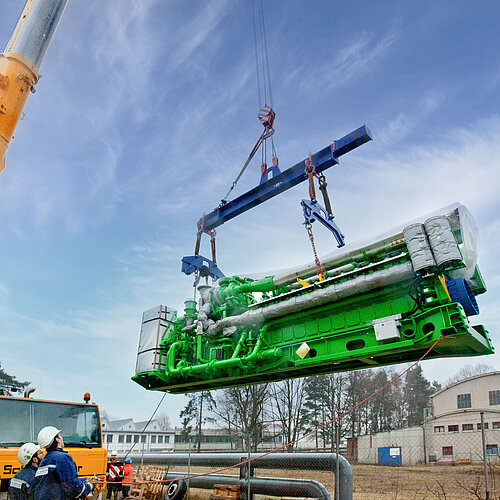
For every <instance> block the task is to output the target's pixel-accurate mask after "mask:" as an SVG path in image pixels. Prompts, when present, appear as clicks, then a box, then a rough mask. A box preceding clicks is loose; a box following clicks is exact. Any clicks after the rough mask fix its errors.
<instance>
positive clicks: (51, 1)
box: [0, 0, 68, 172]
mask: <svg viewBox="0 0 500 500" xmlns="http://www.w3.org/2000/svg"><path fill="white" fill-rule="evenodd" d="M67 2H68V0H27V1H26V4H25V6H24V9H23V11H22V13H21V16H20V18H19V21H18V22H17V25H16V27H15V29H14V32H13V33H12V36H11V37H10V40H9V42H8V44H7V48H6V49H5V52H4V53H3V54H0V172H1V171H2V170H3V168H4V166H5V154H6V153H7V149H8V148H9V144H10V141H11V139H12V138H13V134H14V130H15V128H16V126H17V122H18V121H19V118H20V116H21V114H22V112H23V109H24V105H25V104H26V100H27V99H28V95H29V93H30V91H31V92H33V93H34V85H35V84H36V83H37V82H38V80H39V78H40V75H39V73H38V70H39V68H40V64H41V62H42V59H43V57H44V55H45V52H46V51H47V48H48V46H49V44H50V41H51V39H52V36H53V34H54V31H55V29H56V26H57V24H58V22H59V19H60V17H61V15H62V13H63V11H64V8H65V7H66V4H67Z"/></svg>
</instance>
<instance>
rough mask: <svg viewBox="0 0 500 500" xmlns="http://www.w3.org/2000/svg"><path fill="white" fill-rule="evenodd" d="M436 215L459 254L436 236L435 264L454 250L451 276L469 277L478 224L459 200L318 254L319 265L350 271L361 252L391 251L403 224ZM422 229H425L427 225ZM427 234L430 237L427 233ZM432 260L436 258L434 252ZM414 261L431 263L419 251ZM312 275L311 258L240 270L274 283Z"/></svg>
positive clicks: (473, 264) (337, 271) (332, 271)
mask: <svg viewBox="0 0 500 500" xmlns="http://www.w3.org/2000/svg"><path fill="white" fill-rule="evenodd" d="M435 216H441V217H444V218H445V219H447V220H448V222H449V227H445V229H446V231H449V229H450V227H451V232H452V236H453V237H454V240H455V246H456V245H457V244H458V249H459V253H460V254H461V255H460V256H458V253H457V251H458V250H457V249H456V248H455V250H453V249H449V251H448V253H447V252H446V250H444V248H443V249H442V248H441V247H440V245H439V242H437V240H435V241H436V243H435V245H436V249H437V252H438V255H439V256H440V260H439V262H437V264H439V263H441V262H448V261H447V260H446V259H447V258H451V255H452V253H449V252H453V255H454V256H456V257H458V259H459V260H462V259H463V263H464V264H465V267H464V268H462V269H456V270H454V271H451V272H450V274H451V276H452V277H453V278H459V277H464V278H466V279H470V278H471V277H472V276H473V274H474V272H475V268H476V263H477V227H476V223H475V222H474V218H473V217H472V215H471V213H470V212H469V210H468V209H467V207H465V206H464V205H461V204H459V203H454V204H453V205H449V206H447V207H444V208H442V209H440V210H436V211H434V212H431V213H429V214H427V215H425V216H422V217H419V218H418V219H414V220H412V221H408V222H407V223H406V224H405V226H400V228H399V229H398V228H395V229H392V230H390V231H387V232H385V233H383V234H382V235H379V236H378V237H376V238H372V239H370V240H368V241H364V242H362V243H360V242H358V243H352V244H348V245H346V247H345V250H344V251H343V252H338V251H335V252H334V253H330V254H328V255H326V256H323V257H321V259H320V260H321V265H322V267H323V269H324V270H325V271H327V272H328V274H329V275H333V276H337V275H338V274H341V273H346V272H349V271H352V270H353V269H354V266H353V265H352V262H355V261H356V260H360V259H362V258H363V257H364V255H370V254H372V253H375V252H379V251H380V250H384V249H387V250H388V251H390V250H391V248H392V247H393V246H394V244H395V243H396V242H398V241H399V240H401V239H402V238H403V231H402V227H406V229H408V227H411V225H413V224H418V225H420V226H421V225H422V223H423V221H425V220H427V221H429V220H430V219H432V218H433V217H435ZM441 227H442V226H441ZM425 229H426V231H427V228H425ZM430 229H431V231H432V230H433V229H434V225H432V227H430ZM427 237H428V238H429V235H428V234H427ZM446 241H447V242H448V243H449V244H450V248H451V247H452V242H451V240H450V239H449V233H448V238H447V239H446ZM429 243H430V242H429ZM429 246H430V248H431V249H432V250H434V247H433V246H432V244H430V245H429ZM422 259H423V260H422ZM428 259H429V260H428ZM434 260H435V261H436V257H435V255H434ZM417 261H418V263H420V264H421V265H423V262H426V261H428V262H429V263H430V258H429V255H428V254H426V255H425V256H424V255H420V256H419V257H418V259H417ZM417 267H419V265H417ZM315 275H316V264H315V263H314V262H309V263H307V264H302V265H298V266H297V265H295V266H293V267H289V268H286V269H280V270H276V271H267V272H263V273H256V274H254V273H249V274H242V276H247V277H250V278H254V279H259V278H263V277H265V276H273V281H274V284H275V285H276V286H278V285H282V284H284V283H291V282H293V281H295V280H296V279H297V278H302V279H307V278H309V277H311V276H315Z"/></svg>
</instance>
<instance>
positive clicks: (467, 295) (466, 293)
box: [446, 278, 479, 316]
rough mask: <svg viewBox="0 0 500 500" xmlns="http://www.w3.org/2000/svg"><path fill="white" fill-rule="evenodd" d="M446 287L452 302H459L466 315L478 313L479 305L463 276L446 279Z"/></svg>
mask: <svg viewBox="0 0 500 500" xmlns="http://www.w3.org/2000/svg"><path fill="white" fill-rule="evenodd" d="M446 288H448V293H449V294H450V298H451V300H452V302H458V303H459V304H461V305H462V307H463V308H464V311H465V314H466V315H467V316H475V315H476V314H479V306H478V304H477V300H476V297H475V296H474V293H473V292H472V289H471V287H470V285H469V282H468V281H466V280H465V279H464V278H457V279H455V280H446Z"/></svg>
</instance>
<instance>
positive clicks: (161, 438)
mask: <svg viewBox="0 0 500 500" xmlns="http://www.w3.org/2000/svg"><path fill="white" fill-rule="evenodd" d="M158 444H163V436H158Z"/></svg>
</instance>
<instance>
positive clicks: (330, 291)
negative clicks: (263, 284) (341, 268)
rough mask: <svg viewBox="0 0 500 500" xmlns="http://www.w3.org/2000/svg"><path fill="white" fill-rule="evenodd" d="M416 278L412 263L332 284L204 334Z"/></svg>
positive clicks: (213, 327)
mask: <svg viewBox="0 0 500 500" xmlns="http://www.w3.org/2000/svg"><path fill="white" fill-rule="evenodd" d="M413 276H414V272H413V268H412V265H411V263H410V262H404V263H403V264H397V265H395V266H392V267H389V268H387V269H382V270H380V271H375V272H374V273H370V274H366V275H364V274H363V275H360V276H357V277H356V278H353V279H352V280H348V281H344V282H342V283H337V284H332V285H330V286H327V287H325V288H320V289H318V290H314V291H313V292H311V293H306V294H304V295H299V296H297V297H290V298H289V299H287V300H284V301H283V302H279V303H277V304H271V305H268V306H264V307H261V308H255V309H250V310H249V311H245V312H244V313H243V314H240V315H238V316H228V317H226V318H224V319H221V320H219V321H217V322H216V323H215V324H213V325H211V326H209V327H208V329H207V331H206V332H205V333H206V334H208V335H218V334H219V333H220V332H222V331H223V330H224V329H226V328H228V327H232V326H244V325H255V324H262V323H263V322H264V321H265V320H271V319H274V318H279V317H283V316H286V315H287V314H291V313H295V312H298V311H303V310H305V309H309V308H311V307H318V306H321V305H323V304H327V303H329V302H336V301H337V300H340V299H343V298H346V297H351V296H352V295H357V294H360V293H363V292H367V291H369V290H373V289H375V288H380V287H383V286H387V285H391V284H393V283H398V282H400V281H405V280H409V279H411V278H412V277H413Z"/></svg>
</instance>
